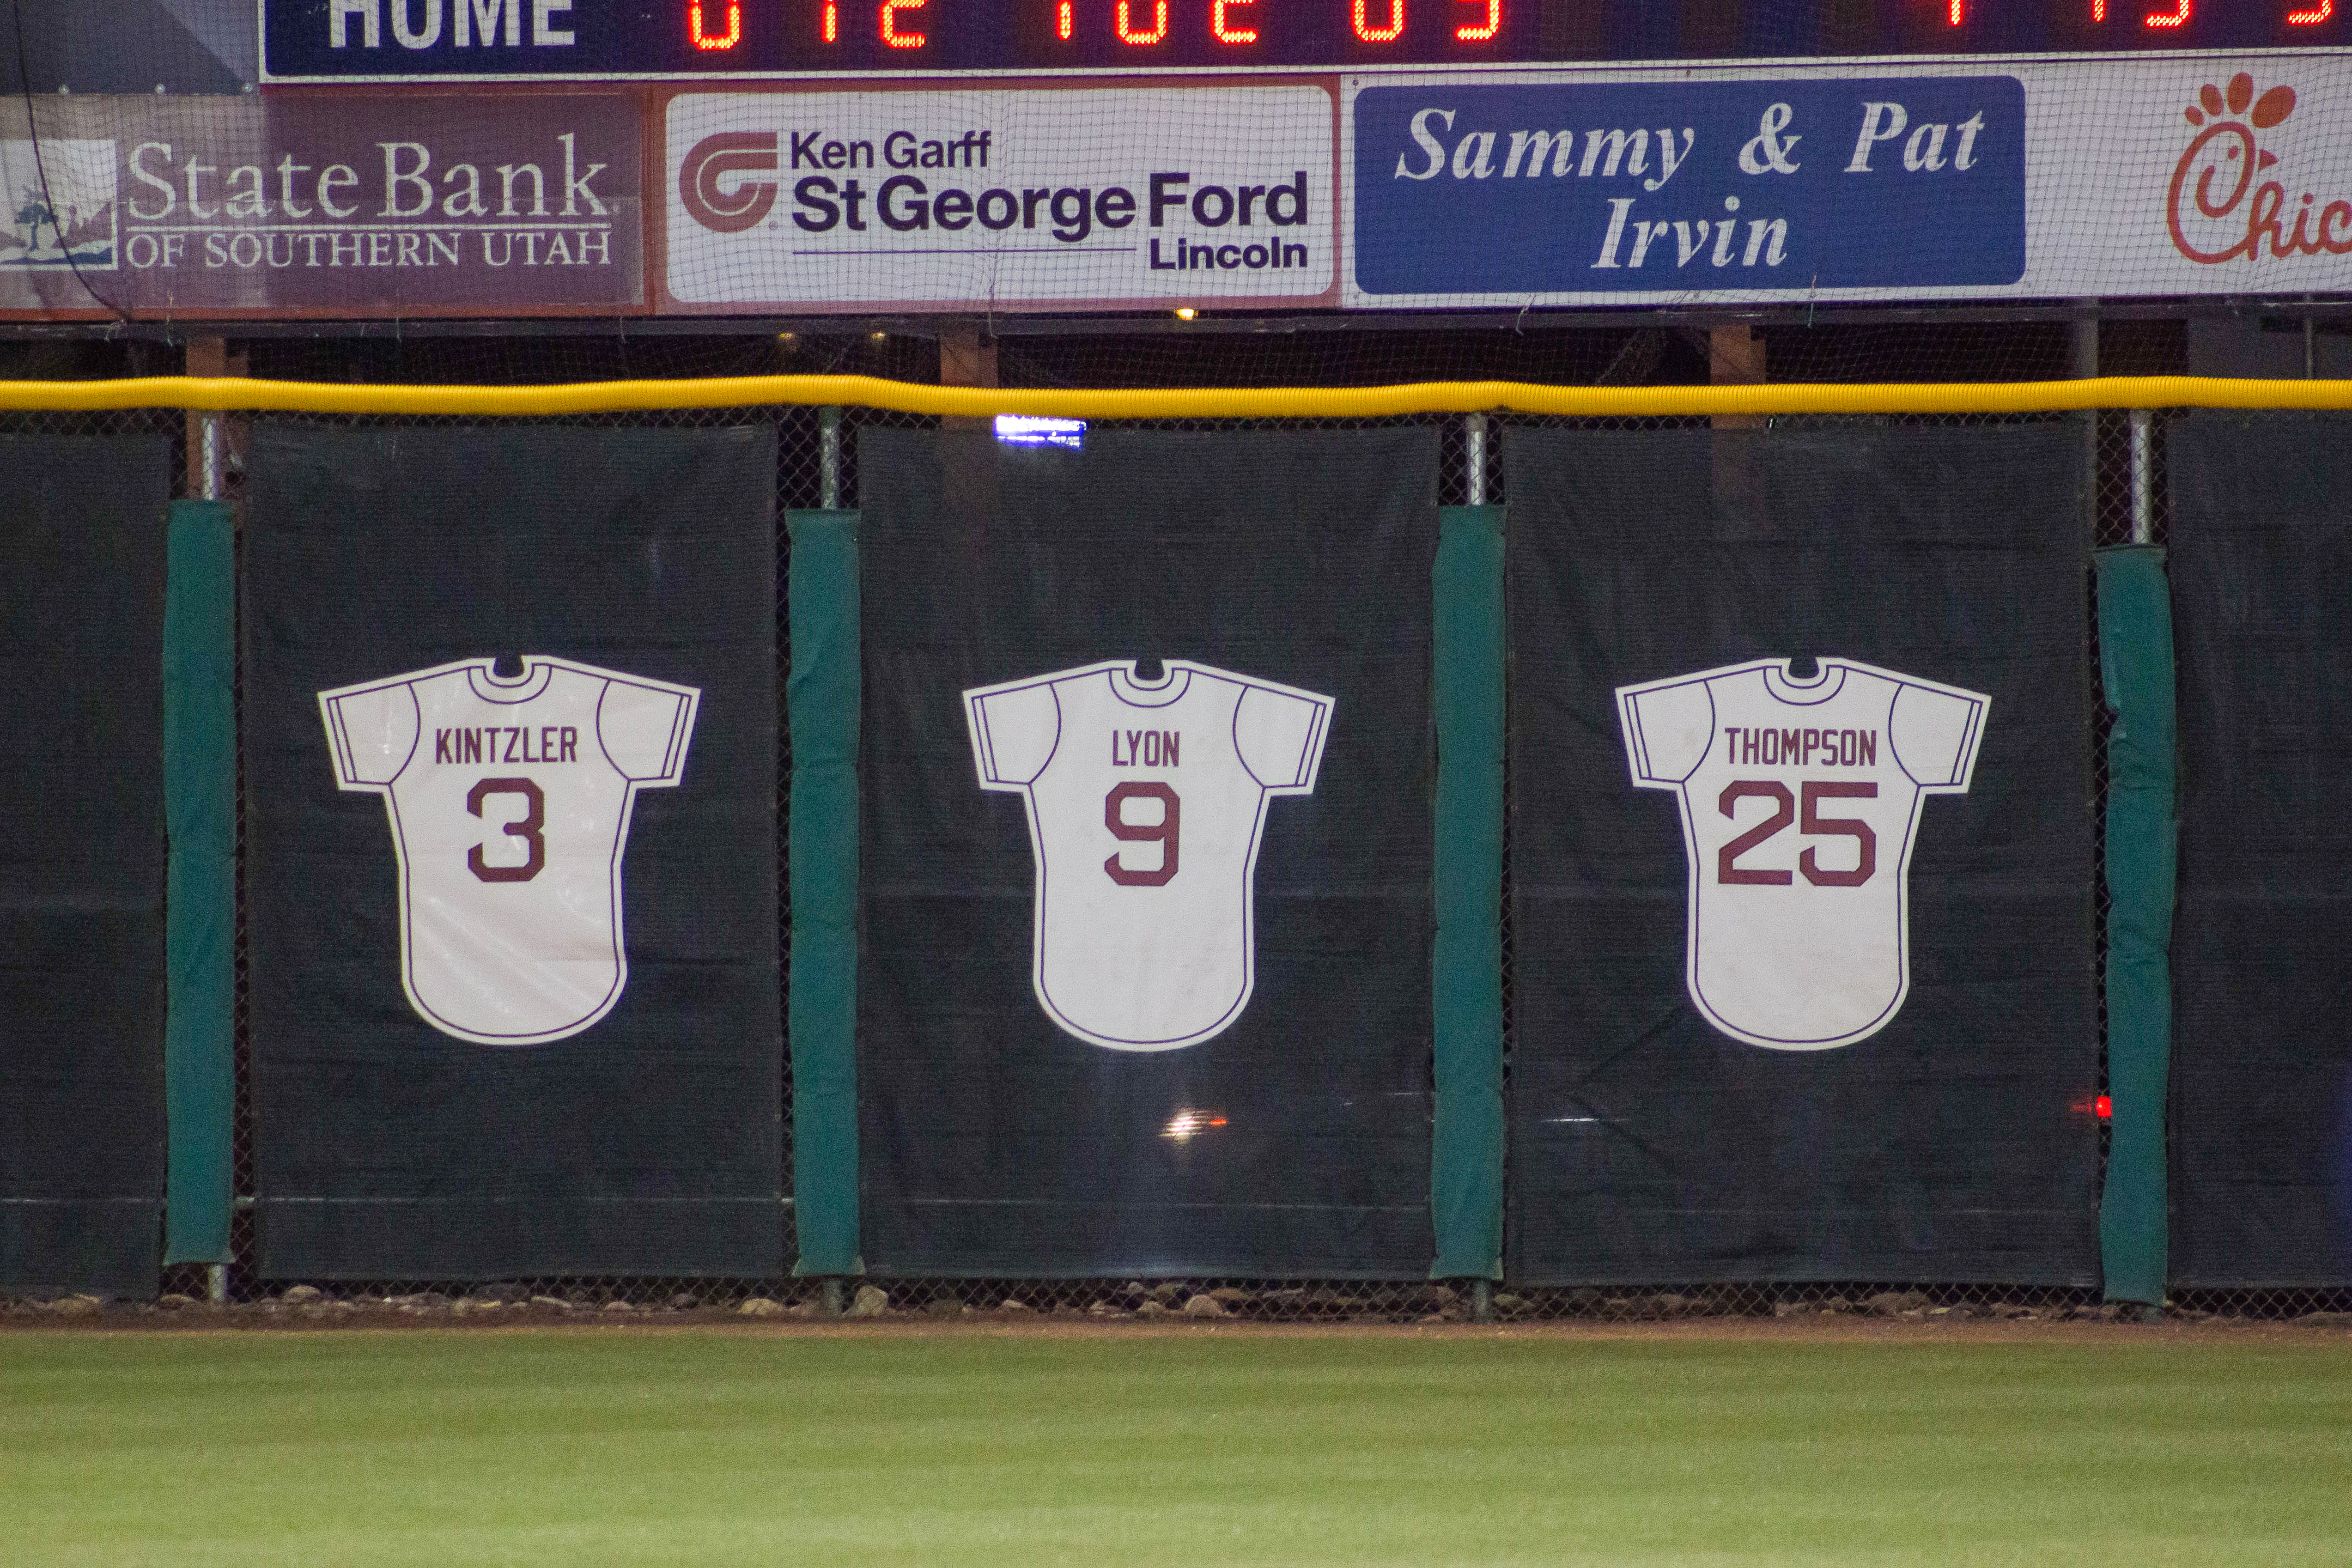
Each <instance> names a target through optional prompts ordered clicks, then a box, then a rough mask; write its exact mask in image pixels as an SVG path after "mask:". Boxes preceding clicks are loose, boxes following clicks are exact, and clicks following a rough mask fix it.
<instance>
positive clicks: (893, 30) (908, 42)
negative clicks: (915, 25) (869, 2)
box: [882, 0, 930, 49]
mask: <svg viewBox="0 0 2352 1568" xmlns="http://www.w3.org/2000/svg"><path fill="white" fill-rule="evenodd" d="M929 4H930V0H882V41H883V42H884V43H886V44H887V45H889V46H890V47H892V48H894V49H919V48H921V47H923V45H924V44H925V43H927V42H929V40H928V39H926V38H925V37H923V35H922V34H920V33H902V32H900V31H898V13H899V12H901V11H919V10H921V9H922V8H923V7H924V6H926V5H929Z"/></svg>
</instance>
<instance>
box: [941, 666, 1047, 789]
mask: <svg viewBox="0 0 2352 1568" xmlns="http://www.w3.org/2000/svg"><path fill="white" fill-rule="evenodd" d="M964 716H965V719H966V720H967V721H968V722H969V723H970V724H971V758H972V764H973V766H975V767H977V768H978V769H979V770H980V783H981V787H982V788H983V789H1018V788H1020V787H1021V786H1022V785H1024V784H1034V783H1035V782H1036V779H1037V775H1038V774H1039V773H1044V772H1045V764H1046V763H1049V762H1052V761H1053V760H1054V748H1055V746H1057V745H1059V744H1060V743H1061V740H1062V705H1061V703H1060V702H1059V701H1058V700H1055V696H1054V689H1053V687H1052V686H1051V685H1050V684H1048V683H1046V682H1044V681H1040V682H1039V683H1038V684H1036V685H1034V686H1016V687H1014V688H1013V689H1011V690H1009V691H967V692H965V693H964Z"/></svg>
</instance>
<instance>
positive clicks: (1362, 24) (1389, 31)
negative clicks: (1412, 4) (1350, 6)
mask: <svg viewBox="0 0 2352 1568" xmlns="http://www.w3.org/2000/svg"><path fill="white" fill-rule="evenodd" d="M1403 32H1404V0H1389V20H1388V26H1384V27H1375V26H1371V25H1370V20H1369V19H1368V18H1367V17H1366V16H1365V15H1364V0H1356V37H1360V38H1361V39H1363V40H1364V42H1366V43H1368V44H1392V43H1394V42H1396V41H1397V39H1398V38H1399V37H1401V36H1402V34H1403Z"/></svg>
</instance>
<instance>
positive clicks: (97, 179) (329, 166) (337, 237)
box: [0, 91, 645, 317]
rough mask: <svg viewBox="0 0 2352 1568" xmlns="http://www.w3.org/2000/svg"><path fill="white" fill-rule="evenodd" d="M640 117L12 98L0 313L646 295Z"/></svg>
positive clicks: (494, 103)
mask: <svg viewBox="0 0 2352 1568" xmlns="http://www.w3.org/2000/svg"><path fill="white" fill-rule="evenodd" d="M28 116H30V118H28ZM641 132H642V114H641V107H640V103H639V100H638V99H637V97H636V96H635V94H632V93H626V92H622V93H596V92H561V93H537V92H521V93H509V94H507V95H503V96H499V97H496V98H491V97H488V96H484V95H479V94H464V93H449V92H437V93H436V92H424V93H418V92H415V91H411V92H405V93H400V94H397V95H394V94H389V93H358V94H352V93H349V92H342V93H336V94H332V95H320V94H301V93H297V94H290V95H285V96H273V97H271V98H269V99H268V100H257V99H253V98H160V97H159V98H112V99H106V98H87V97H81V98H76V97H66V98H59V99H55V100H49V99H44V100H37V101H33V102H31V103H30V106H29V108H28V106H27V101H26V100H8V101H7V102H6V103H5V104H0V190H5V195H6V201H5V211H0V317H4V316H8V315H27V314H61V313H72V312H86V313H89V314H91V315H119V314H130V315H136V316H197V317H203V316H214V317H245V316H285V315H295V316H319V317H376V316H415V315H499V316H529V315H545V314H594V315H610V314H614V313H624V312H635V311H639V310H643V308H644V305H645V268H644V260H643V255H644V252H643V240H644V229H645V212H644V205H643V203H642V201H641V200H640V197H639V190H638V187H639V184H640V181H641V178H642V161H643V154H642V151H641V148H642V135H641Z"/></svg>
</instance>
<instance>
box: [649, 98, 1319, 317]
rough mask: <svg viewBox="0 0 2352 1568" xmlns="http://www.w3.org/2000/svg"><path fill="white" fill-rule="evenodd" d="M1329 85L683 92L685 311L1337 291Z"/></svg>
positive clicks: (673, 297)
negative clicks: (949, 90)
mask: <svg viewBox="0 0 2352 1568" xmlns="http://www.w3.org/2000/svg"><path fill="white" fill-rule="evenodd" d="M1334 115H1335V98H1334V95H1333V93H1332V91H1331V89H1330V87H1329V86H1328V85H1312V84H1310V85H1275V86H1247V87H1181V88H1105V89H1093V88H1077V89H1072V88H1059V89H1037V90H1014V89H1008V90H993V91H971V92H963V91H951V92H915V91H900V92H826V91H796V90H779V91H772V92H749V93H745V92H735V93H711V92H681V93H679V94H677V96H675V97H673V98H671V99H670V100H669V101H668V103H667V108H666V110H665V111H664V116H663V120H664V137H665V142H666V146H665V153H664V167H665V169H666V171H667V176H666V181H665V184H666V185H667V199H666V202H665V205H664V210H665V213H666V216H667V237H666V241H665V249H666V254H667V283H666V291H667V301H666V308H667V309H672V310H687V311H693V310H740V309H744V308H747V307H748V308H755V309H762V308H777V309H792V310H855V309H860V308H865V307H871V306H884V305H887V306H893V307H900V308H910V307H911V308H920V307H926V306H928V307H933V308H939V309H946V310H974V309H996V310H1018V309H1021V308H1024V307H1037V306H1052V307H1056V308H1059V307H1068V306H1081V305H1088V306H1147V305H1158V304H1171V303H1172V304H1184V303H1205V302H1214V303H1217V304H1224V305H1233V304H1251V303H1261V302H1263V303H1274V302H1282V303H1289V304H1302V303H1322V304H1328V303H1334V302H1336V300H1337V285H1338V281H1339V273H1338V262H1337V257H1338V251H1339V246H1338V214H1337V211H1336V206H1335V203H1334V201H1333V199H1332V198H1333V188H1334V179H1333V166H1334V159H1335V155H1336V150H1337V134H1336V129H1337V128H1336V125H1335V121H1334Z"/></svg>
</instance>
